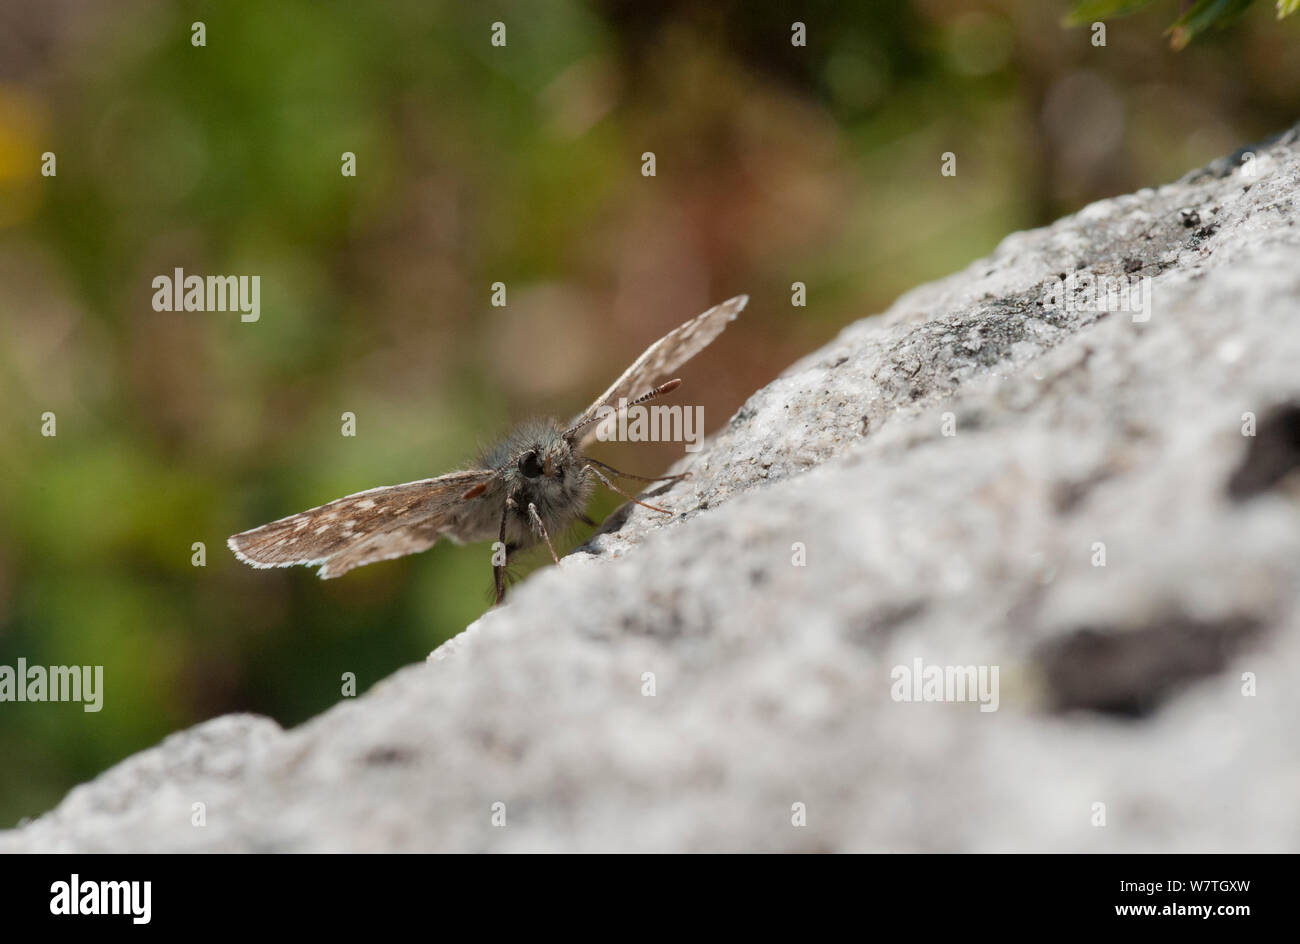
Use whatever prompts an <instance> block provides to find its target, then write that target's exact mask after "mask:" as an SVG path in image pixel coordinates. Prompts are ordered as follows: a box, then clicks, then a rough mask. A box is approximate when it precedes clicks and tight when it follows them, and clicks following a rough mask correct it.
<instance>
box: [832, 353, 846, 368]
mask: <svg viewBox="0 0 1300 944" xmlns="http://www.w3.org/2000/svg"><path fill="white" fill-rule="evenodd" d="M848 361H849V355H847V354H841V355H840V356H839V357H837V358H835V360H834V361H832V362H831V364H830V366H831V367H832V368H835V367H839V366H840V365H841V364H847V363H848Z"/></svg>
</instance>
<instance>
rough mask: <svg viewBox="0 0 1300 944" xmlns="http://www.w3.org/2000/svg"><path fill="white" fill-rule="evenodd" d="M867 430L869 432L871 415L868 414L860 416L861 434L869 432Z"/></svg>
mask: <svg viewBox="0 0 1300 944" xmlns="http://www.w3.org/2000/svg"><path fill="white" fill-rule="evenodd" d="M869 432H871V417H869V416H864V417H862V433H861V435H863V436H865V435H867V433H869Z"/></svg>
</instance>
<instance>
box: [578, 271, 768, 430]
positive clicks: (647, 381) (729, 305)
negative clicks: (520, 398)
mask: <svg viewBox="0 0 1300 944" xmlns="http://www.w3.org/2000/svg"><path fill="white" fill-rule="evenodd" d="M748 301H749V296H748V295H737V296H736V297H735V298H732V299H728V300H727V301H725V302H723V303H722V304H721V305H714V306H713V307H712V308H710V309H709V310H708V311H706V312H704V313H703V314H701V315H696V316H695V317H694V318H692V319H691V320H690V321H688V322H686V323H685V324H683V325H681V326H679V327H677V328H674V329H673V330H672V331H669V332H668V333H667V334H665V335H664V336H663V337H662V338H660V339H659V340H658V341H656V342H655V343H654V344H651V345H650V346H649V347H648V348H646V349H645V353H643V354H642V355H641V356H640V357H638V358H637V359H636V361H635V362H633V364H632V366H631V367H629V368H628V369H627V370H625V371H623V375H622V376H621V377H619V378H618V380H615V381H614V383H613V384H611V385H610V388H609V389H608V390H606V391H605V392H604V393H602V394H601V395H600V396H599V397H597V398H596V400H595V402H593V403H592V404H591V406H589V407H587V409H585V410H583V411H582V413H580V414H579V415H578V416H577V417H576V418H575V419H574V421H573V423H572V424H571V426H572V427H574V428H576V427H580V426H583V425H584V424H587V423H590V422H591V420H592V419H593V418H594V417H595V415H596V411H597V410H599V409H600V408H601V407H602V406H606V405H608V406H611V407H614V408H617V407H618V401H619V399H620V398H621V397H627V398H628V399H629V400H632V399H635V398H636V397H638V396H640V395H642V394H644V393H646V392H647V391H649V390H650V389H651V388H653V387H654V386H656V385H658V384H659V383H661V382H663V381H665V380H668V379H670V377H669V375H670V374H671V373H672V372H673V371H675V370H676V369H677V368H678V367H681V366H682V365H683V364H685V363H686V362H687V361H688V360H690V359H691V358H692V357H694V356H695V355H696V354H698V353H700V351H702V350H704V349H705V348H706V347H708V346H709V344H710V343H711V342H712V341H713V339H714V338H716V337H717V336H718V335H720V334H721V333H722V331H723V329H724V328H726V327H727V324H728V323H729V322H732V321H735V320H736V316H737V315H738V314H740V312H741V309H743V308H744V307H745V304H746V303H747V302H748ZM600 425H601V424H592V425H589V426H587V429H586V431H585V432H584V434H583V436H582V440H581V441H582V442H583V443H587V442H590V441H591V440H592V439H594V438H595V437H596V435H597V433H598V432H599V430H600Z"/></svg>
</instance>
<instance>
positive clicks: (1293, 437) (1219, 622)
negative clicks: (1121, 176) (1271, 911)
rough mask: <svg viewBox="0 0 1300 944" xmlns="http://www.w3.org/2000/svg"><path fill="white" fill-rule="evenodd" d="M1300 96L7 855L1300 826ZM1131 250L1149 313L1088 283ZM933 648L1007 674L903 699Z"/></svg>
mask: <svg viewBox="0 0 1300 944" xmlns="http://www.w3.org/2000/svg"><path fill="white" fill-rule="evenodd" d="M1298 130H1300V129H1293V130H1292V131H1290V132H1288V133H1286V134H1284V135H1282V136H1280V137H1278V138H1276V139H1274V141H1272V142H1271V143H1268V144H1264V145H1259V146H1257V147H1256V148H1255V149H1254V151H1255V157H1254V159H1253V162H1250V163H1249V164H1241V163H1240V161H1239V159H1238V160H1224V161H1219V162H1216V163H1215V164H1213V165H1211V166H1210V167H1208V168H1206V169H1204V170H1202V171H1198V172H1196V173H1193V174H1189V175H1188V176H1187V177H1185V178H1184V179H1183V180H1181V181H1179V182H1177V183H1174V184H1171V185H1169V186H1165V187H1161V188H1159V189H1149V190H1143V191H1141V192H1139V193H1136V194H1132V195H1128V196H1122V197H1117V198H1114V199H1111V200H1105V201H1102V202H1099V203H1096V204H1093V205H1091V206H1089V207H1087V208H1085V209H1084V210H1082V211H1081V212H1080V213H1078V214H1076V215H1074V216H1072V217H1069V218H1066V219H1063V220H1060V221H1059V222H1057V223H1055V224H1054V225H1052V226H1049V227H1047V228H1045V229H1041V230H1035V231H1032V232H1024V233H1016V234H1013V235H1012V236H1009V237H1008V238H1007V239H1006V240H1005V241H1004V242H1003V243H1002V245H1001V246H999V247H998V249H997V250H996V251H995V252H994V253H993V254H992V256H990V257H989V258H987V259H984V260H981V261H979V262H977V263H975V264H974V265H972V266H970V267H969V268H968V269H966V270H965V271H964V272H961V273H958V274H956V275H953V276H951V277H949V278H947V279H944V280H942V281H940V282H937V283H934V284H931V285H927V286H923V287H921V288H919V289H916V290H915V291H913V292H911V293H909V294H907V295H905V296H904V297H902V298H900V299H899V300H898V301H897V302H896V303H895V304H894V305H893V306H892V307H891V308H890V309H889V310H888V311H887V312H886V313H884V315H883V316H881V317H875V318H868V319H864V320H862V321H859V322H858V323H856V324H853V325H851V326H850V327H848V328H847V329H845V331H844V332H843V333H842V334H841V335H840V336H839V337H838V338H837V339H836V340H835V341H833V342H832V343H831V344H829V345H828V346H827V347H826V348H824V349H823V350H821V351H818V352H817V353H815V354H812V355H810V356H808V357H806V358H804V359H803V360H801V361H799V362H798V363H796V364H795V365H793V366H792V367H791V368H790V369H789V370H787V371H786V372H785V373H784V374H782V375H781V376H780V377H778V378H777V379H776V380H774V381H773V382H772V383H771V384H769V385H768V386H767V387H765V388H764V389H762V390H760V391H759V392H757V393H756V394H755V395H754V396H753V397H752V398H751V399H750V400H749V402H748V403H746V404H745V406H744V407H743V408H742V409H741V410H740V412H739V413H737V414H736V416H735V417H733V418H732V420H731V421H730V423H729V424H728V425H727V426H726V428H724V429H723V430H722V431H721V432H719V433H718V434H717V435H716V436H715V437H714V438H713V439H712V440H711V441H710V443H709V444H708V446H707V447H706V448H705V449H704V451H702V452H700V453H698V454H696V455H695V456H691V457H688V458H687V459H686V460H684V461H683V463H682V464H681V466H680V468H681V469H683V470H684V469H689V470H690V471H691V473H692V477H691V478H690V479H687V480H685V481H682V482H678V483H673V484H671V485H668V486H665V487H662V488H659V489H656V490H653V491H652V494H655V495H657V496H658V499H659V501H661V502H663V503H666V504H667V505H668V506H670V507H672V508H674V509H677V510H679V511H680V512H681V514H680V515H679V516H678V517H676V518H673V519H671V520H664V519H662V516H658V515H655V514H653V513H650V512H646V511H644V510H643V509H641V508H636V507H631V506H628V507H625V508H624V509H622V510H620V512H619V513H617V514H616V515H614V516H612V518H611V519H610V521H609V522H607V524H606V525H605V527H604V528H603V530H602V531H601V533H599V534H598V535H597V536H596V537H595V538H593V539H592V540H591V541H590V542H589V543H588V545H586V546H585V547H584V548H582V549H580V551H579V552H577V553H575V554H573V555H570V556H569V557H568V558H566V559H565V561H564V562H563V565H562V566H561V567H560V568H558V569H555V568H551V569H547V570H544V571H541V572H539V573H537V574H536V575H535V576H533V577H532V578H531V579H529V580H527V581H526V582H525V583H524V584H522V585H520V586H519V587H517V588H516V590H515V591H514V593H513V595H512V596H511V598H510V599H509V601H508V604H507V605H506V606H505V607H502V608H499V609H497V610H494V611H491V612H489V613H487V614H486V615H485V616H484V617H483V618H482V619H480V620H478V621H477V622H476V623H474V624H473V625H472V626H470V627H469V628H468V629H467V630H466V631H465V632H464V633H463V634H462V635H460V636H459V637H457V638H456V639H454V640H452V641H451V642H449V643H447V644H446V645H445V646H443V647H442V648H440V649H439V650H437V651H436V652H434V653H433V654H432V655H431V656H430V658H429V660H428V662H427V664H421V665H416V666H411V667H409V668H406V669H404V670H402V671H400V672H398V673H397V674H396V675H394V676H393V677H391V678H389V679H387V680H386V681H385V682H383V683H381V684H380V685H378V686H376V688H375V689H374V690H372V691H371V692H369V693H368V694H366V695H365V696H363V697H361V698H358V699H355V700H349V701H347V702H344V703H342V704H340V705H338V706H337V707H335V708H334V709H332V710H330V711H328V712H326V713H325V714H323V715H322V716H320V717H318V718H316V719H314V720H312V721H310V722H308V723H307V724H304V725H302V726H301V727H299V728H296V729H294V730H290V731H280V730H279V729H278V728H277V727H276V726H275V725H274V724H273V723H271V722H269V721H266V720H261V719H255V718H249V717H235V718H220V719H217V720H215V721H212V722H209V723H207V724H203V725H199V726H198V727H195V728H192V729H191V730H189V731H186V732H183V733H181V734H177V735H174V736H172V737H171V738H168V739H167V740H166V741H164V742H163V743H162V744H161V745H159V746H158V747H155V748H152V749H150V750H147V751H144V752H142V753H140V754H138V755H136V756H135V757H132V758H129V759H128V760H126V761H124V762H123V763H121V764H119V765H118V766H116V767H114V768H113V769H112V770H110V771H108V772H107V773H105V774H104V775H102V776H101V777H99V778H97V779H96V780H94V781H92V782H91V783H89V784H86V785H83V786H81V787H78V788H76V789H75V790H73V791H72V792H71V793H70V794H69V795H68V797H67V798H66V799H65V800H64V801H63V803H62V804H61V805H60V806H59V807H58V808H57V809H55V810H54V811H52V812H51V813H49V814H47V815H45V816H43V817H41V818H40V819H38V820H36V821H35V822H33V823H31V824H29V825H27V826H25V827H23V828H21V829H18V830H15V831H12V832H9V833H5V834H3V835H2V836H0V851H6V852H21V851H44V850H85V851H102V850H143V851H156V850H185V851H191V850H209V851H215V850H250V851H252V850H257V851H261V850H273V851H319V850H335V851H343V850H347V851H407V850H457V851H489V850H490V851H514V852H519V851H558V850H576V851H594V850H640V851H679V850H685V851H703V850H755V851H849V850H881V851H884V850H888V851H933V850H951V851H1027V850H1046V851H1054V852H1057V851H1085V852H1102V851H1110V852H1121V851H1122V852H1133V851H1159V852H1185V851H1228V850H1232V851H1264V850H1271V851H1295V850H1296V848H1297V846H1300V807H1298V806H1297V804H1296V803H1295V802H1294V801H1295V794H1296V786H1297V784H1300V741H1297V739H1296V738H1295V737H1294V732H1293V731H1292V730H1291V725H1292V724H1294V721H1295V719H1296V718H1297V717H1300V633H1297V628H1298V627H1300V488H1297V484H1296V483H1297V474H1296V468H1297V467H1298V466H1300V421H1297V419H1296V417H1297V416H1300V330H1297V329H1298V328H1300V264H1297V263H1298V262H1300V228H1298V227H1297V225H1296V222H1297V219H1298V218H1300V207H1297V205H1296V200H1297V194H1298V182H1300V146H1298V145H1297V143H1296V140H1297V136H1298V135H1297V131H1298ZM1248 170H1253V171H1254V176H1253V177H1252V176H1247V175H1246V171H1248ZM1097 279H1110V280H1112V282H1114V280H1121V279H1129V280H1134V279H1145V280H1148V281H1146V282H1144V283H1143V284H1144V285H1146V286H1149V288H1150V295H1149V306H1148V307H1147V308H1146V311H1145V312H1144V313H1139V314H1137V315H1136V316H1134V315H1133V314H1130V313H1127V312H1114V313H1109V314H1108V313H1106V312H1105V311H1100V310H1097V308H1098V307H1100V306H1098V305H1093V306H1091V307H1089V306H1087V305H1084V307H1083V308H1082V309H1081V310H1074V308H1075V307H1076V306H1071V305H1061V304H1058V305H1056V306H1055V307H1054V306H1053V304H1052V300H1053V299H1055V300H1056V301H1058V302H1064V301H1065V300H1069V299H1076V300H1078V299H1080V298H1082V299H1083V300H1085V301H1086V299H1087V296H1088V291H1089V289H1088V286H1089V285H1090V284H1093V282H1094V280H1097ZM756 304H761V301H756ZM1144 316H1145V317H1144ZM742 324H743V322H742ZM1244 414H1252V415H1253V417H1254V423H1255V429H1254V432H1255V435H1254V436H1247V435H1243V429H1245V430H1246V431H1250V424H1251V422H1252V421H1251V419H1250V418H1249V417H1244ZM801 558H802V559H803V560H804V562H805V565H804V566H797V565H796V562H797V561H799V560H800V559H801ZM1103 560H1104V566H1100V565H1099V564H1100V563H1101V562H1102V561H1103ZM916 660H920V666H921V668H922V670H924V669H925V668H926V667H961V666H973V667H983V668H984V670H985V675H984V679H985V681H986V682H989V683H990V684H991V680H992V678H993V675H992V669H993V668H994V667H996V670H997V683H998V684H997V688H996V700H994V699H993V698H992V697H988V698H985V699H984V701H983V704H976V703H973V702H970V701H967V702H960V703H950V702H916V701H901V700H895V699H894V698H893V697H891V693H897V692H895V689H897V688H899V687H900V686H901V685H902V683H901V682H900V683H899V685H895V679H897V678H898V677H899V675H900V674H901V673H902V672H903V671H905V670H908V671H914V670H915V667H916V666H917V661H916ZM974 677H975V678H978V677H979V676H978V675H976V676H974ZM651 684H653V690H654V694H653V696H650V695H647V694H644V692H645V691H648V687H649V686H650V685H651ZM1252 686H1253V687H1252ZM985 694H987V695H990V696H991V695H992V691H989V692H986V693H985ZM993 707H996V710H981V708H985V709H988V708H993ZM198 802H201V803H204V804H205V808H206V820H207V825H206V826H204V827H202V828H196V827H193V826H191V815H192V806H193V804H194V803H198ZM496 804H503V806H496ZM800 804H802V806H799V805H800ZM494 814H495V815H496V816H497V817H498V821H500V818H501V817H504V824H505V825H504V826H494V825H493V818H494ZM801 815H802V816H803V817H804V818H805V822H806V825H801V826H796V825H793V820H796V819H798V818H799V817H800V816H801ZM1103 816H1104V825H1102V817H1103Z"/></svg>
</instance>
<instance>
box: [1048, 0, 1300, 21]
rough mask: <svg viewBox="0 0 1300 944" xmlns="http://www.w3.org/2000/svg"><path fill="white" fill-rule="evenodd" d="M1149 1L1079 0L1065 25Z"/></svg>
mask: <svg viewBox="0 0 1300 944" xmlns="http://www.w3.org/2000/svg"><path fill="white" fill-rule="evenodd" d="M1278 2H1279V3H1282V2H1289V3H1300V0H1278ZM1150 3H1151V0H1080V2H1079V3H1078V4H1077V5H1076V6H1075V8H1074V9H1073V10H1071V11H1070V12H1069V13H1068V14H1066V17H1065V25H1066V26H1086V25H1088V24H1089V23H1095V22H1097V21H1098V20H1106V19H1110V18H1111V17H1113V16H1128V15H1129V14H1130V13H1136V12H1137V11H1138V10H1141V9H1142V8H1143V7H1145V6H1149V5H1150Z"/></svg>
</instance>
